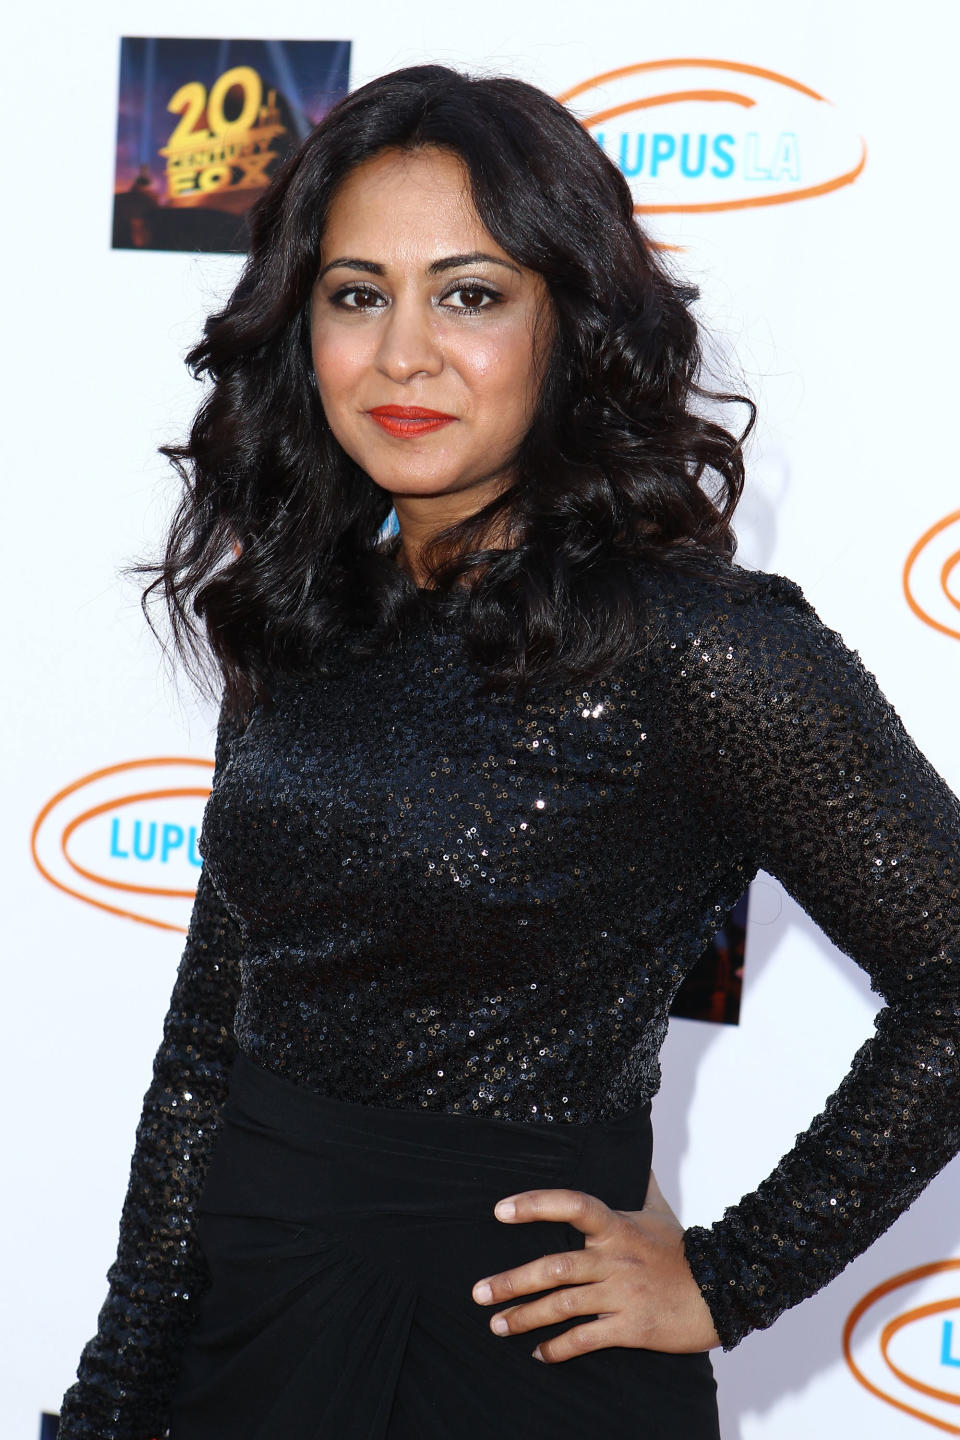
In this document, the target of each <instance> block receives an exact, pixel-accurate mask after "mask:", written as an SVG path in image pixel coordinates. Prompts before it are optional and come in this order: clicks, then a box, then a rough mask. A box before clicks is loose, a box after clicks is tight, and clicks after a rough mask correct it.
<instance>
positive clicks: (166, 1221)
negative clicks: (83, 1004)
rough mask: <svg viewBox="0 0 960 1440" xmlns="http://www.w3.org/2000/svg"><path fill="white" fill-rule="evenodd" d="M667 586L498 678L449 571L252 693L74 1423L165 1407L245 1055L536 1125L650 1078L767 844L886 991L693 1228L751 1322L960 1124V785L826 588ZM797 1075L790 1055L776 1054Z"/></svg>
mask: <svg viewBox="0 0 960 1440" xmlns="http://www.w3.org/2000/svg"><path fill="white" fill-rule="evenodd" d="M723 576H724V570H723V564H722V563H719V562H718V572H717V577H716V579H708V578H701V579H694V578H690V577H681V576H673V575H671V576H670V577H665V576H664V575H663V574H657V575H656V576H655V577H654V576H653V575H652V574H651V575H648V576H646V577H641V580H640V590H639V594H640V596H641V597H645V598H642V604H643V629H642V635H641V641H640V643H639V644H638V646H637V647H636V649H635V651H634V653H633V655H632V658H631V659H630V661H629V662H628V663H625V664H623V665H621V666H619V667H618V669H617V671H616V673H613V674H610V675H608V676H607V678H605V679H603V680H601V681H598V682H595V683H590V684H576V685H574V684H567V685H564V684H561V683H557V684H554V685H552V686H543V687H541V689H540V690H539V692H537V693H536V694H535V695H534V696H533V697H532V698H528V699H526V700H525V701H518V700H515V699H509V698H506V697H496V698H493V699H484V700H482V701H479V700H478V699H477V697H476V695H475V688H474V676H473V673H472V672H471V669H470V667H469V665H468V664H467V662H466V659H465V655H464V651H463V648H462V642H461V639H460V636H459V633H458V626H457V622H456V618H455V616H451V615H450V614H445V613H442V612H443V607H442V606H441V605H438V604H437V603H436V597H435V596H434V597H432V598H431V597H429V596H428V598H425V599H424V601H423V605H422V607H421V608H422V612H423V613H422V617H421V619H420V621H419V622H418V623H417V624H415V625H414V626H412V627H411V628H410V629H409V630H408V631H407V632H406V633H405V634H404V635H402V636H401V637H400V638H398V639H397V640H396V641H394V642H392V643H391V645H390V646H389V647H388V648H387V649H386V650H384V651H383V652H382V653H381V654H380V655H379V656H378V657H377V658H375V659H369V658H368V659H366V660H359V659H352V658H350V657H348V656H347V655H345V654H344V655H343V656H342V657H341V659H340V661H339V662H337V663H335V664H334V665H333V666H332V668H331V672H330V673H329V674H326V675H324V676H323V677H319V676H313V677H312V678H311V679H310V680H309V681H303V680H299V681H293V680H292V679H288V680H285V681H283V682H282V683H280V684H279V685H278V686H277V690H276V705H275V708H274V709H273V711H272V712H270V713H268V712H267V711H266V710H265V709H263V708H262V707H258V708H255V709H254V711H253V714H252V716H251V718H250V720H249V723H248V724H247V726H246V728H243V727H240V726H237V725H234V724H232V723H228V722H226V721H225V720H224V718H223V717H222V716H221V721H220V725H219V729H218V735H217V747H216V771H215V775H214V782H213V790H212V794H211V796H210V800H209V802H208V804H207V807H206V811H205V814H204V820H203V827H202V837H201V851H202V854H203V857H204V865H203V869H202V871H201V875H200V882H199V887H198V891H197V898H196V903H195V906H194V911H193V916H192V919H191V923H190V929H189V934H188V938H187V942H186V947H185V950H184V952H183V959H182V963H181V966H180V970H179V973H178V976H177V980H176V985H175V988H174V991H173V996H172V1000H171V1004H170V1009H169V1013H168V1015H167V1017H166V1021H165V1024H164V1031H163V1040H162V1043H161V1045H160V1048H159V1051H158V1053H157V1057H156V1061H155V1066H154V1076H153V1080H152V1083H151V1085H150V1088H149V1090H148V1092H147V1094H146V1097H145V1101H144V1108H143V1114H142V1119H141V1121H140V1125H139V1128H138V1131H137V1142H136V1150H135V1153H134V1156H133V1163H132V1170H131V1176H130V1185H129V1190H128V1193H127V1197H126V1202H125V1205H124V1209H123V1216H122V1220H121V1227H120V1242H119V1249H118V1253H117V1258H116V1260H115V1262H114V1264H113V1265H112V1266H111V1268H110V1271H109V1273H108V1279H109V1284H110V1289H109V1294H108V1296H107V1298H106V1300H105V1303H104V1306H103V1309H102V1310H101V1312H100V1317H99V1328H98V1331H97V1334H96V1335H95V1336H94V1338H93V1339H91V1340H90V1341H89V1343H88V1344H87V1346H86V1347H85V1349H84V1351H83V1355H82V1359H81V1362H80V1367H79V1371H78V1375H79V1379H78V1381H77V1383H76V1384H75V1385H74V1386H72V1387H71V1389H70V1390H69V1391H68V1392H67V1395H66V1396H65V1398H64V1403H63V1409H62V1419H61V1425H60V1436H61V1440H74V1437H76V1440H80V1437H84V1440H90V1437H94V1436H95V1437H97V1440H146V1437H149V1436H160V1435H162V1434H163V1431H164V1425H165V1418H164V1417H165V1405H166V1401H167V1397H168V1395H169V1393H170V1391H171V1389H172V1386H173V1383H174V1380H175V1377H176V1372H177V1366H178V1356H179V1354H180V1351H181V1347H182V1344H183V1341H184V1339H185V1335H186V1331H187V1328H188V1326H189V1324H190V1321H191V1318H192V1315H193V1313H194V1306H195V1301H196V1299H197V1296H198V1292H199V1291H200V1290H201V1289H202V1288H203V1285H204V1283H205V1278H206V1277H205V1272H204V1262H203V1258H202V1255H201V1254H200V1253H199V1250H198V1247H197V1246H196V1243H195V1240H194V1236H193V1234H192V1228H191V1222H192V1215H193V1210H194V1204H195V1201H196V1199H197V1196H198V1193H199V1191H200V1189H201V1186H202V1183H203V1179H204V1173H205V1167H206V1163H207V1158H208V1155H209V1153H210V1148H211V1143H212V1141H213V1139H214V1136H215V1133H216V1130H217V1121H218V1112H219V1109H220V1106H221V1103H222V1101H223V1099H224V1093H225V1088H226V1080H227V1072H228V1068H229V1065H230V1062H231V1059H232V1056H233V1054H234V1052H235V1047H236V1046H238V1045H239V1046H240V1047H241V1048H242V1049H243V1050H244V1051H246V1053H247V1054H248V1055H250V1056H251V1057H252V1058H253V1059H254V1060H255V1061H257V1062H258V1063H259V1064H261V1065H263V1066H265V1067H267V1068H268V1069H270V1070H272V1071H275V1072H276V1073H278V1074H280V1075H282V1076H285V1077H287V1078H288V1079H290V1080H293V1081H295V1082H297V1083H299V1084H302V1085H305V1086H309V1087H312V1088H314V1089H316V1090H317V1091H319V1092H322V1093H324V1094H327V1095H330V1096H334V1097H336V1098H338V1099H343V1100H349V1101H355V1102H360V1103H374V1104H377V1105H381V1106H384V1105H385V1106H405V1107H414V1108H416V1107H420V1108H423V1109H427V1110H446V1111H456V1112H461V1113H464V1114H466V1115H470V1114H476V1115H484V1116H500V1117H504V1118H508V1119H512V1120H516V1121H521V1122H524V1123H529V1124H538V1125H547V1124H550V1125H563V1124H569V1123H581V1122H585V1121H592V1120H596V1119H598V1118H603V1117H609V1116H612V1115H614V1114H616V1113H618V1112H619V1111H622V1110H624V1109H626V1108H629V1107H630V1106H633V1105H636V1104H639V1103H640V1102H641V1101H643V1100H646V1099H648V1098H649V1097H650V1096H652V1095H653V1094H654V1093H655V1091H656V1090H657V1087H658V1083H659V1065H658V1053H659V1051H660V1048H661V1044H662V1041H663V1038H664V1034H665V1030H666V1025H667V1011H668V1007H669V1005H670V1002H671V999H672V997H673V995H674V993H675V991H676V989H677V987H678V986H679V984H680V982H681V980H682V979H683V976H684V974H685V972H686V971H687V970H688V969H689V967H690V966H692V965H693V963H694V962H695V961H696V959H697V958H698V956H699V955H700V954H701V953H702V951H703V948H704V946H705V944H706V943H707V941H708V939H709V938H710V936H711V935H712V934H713V933H714V931H715V930H716V929H717V927H718V925H719V924H720V922H721V920H722V919H723V918H724V916H725V914H726V913H727V911H728V910H729V909H730V907H731V906H732V905H733V904H734V903H735V901H736V900H737V898H738V897H739V896H740V895H741V893H742V892H743V890H744V889H745V887H746V886H747V884H748V882H749V881H750V880H751V879H752V877H753V876H754V875H755V874H756V872H757V870H758V868H763V869H764V870H766V871H767V872H769V873H772V874H773V875H776V876H778V877H779V879H780V881H781V882H782V883H783V885H784V886H785V887H786V889H787V890H788V891H789V892H790V893H791V894H792V895H793V896H794V897H795V898H796V899H797V901H798V902H799V903H800V904H801V905H802V906H803V907H804V909H806V910H807V911H808V912H809V914H810V915H811V916H812V917H813V918H814V920H815V921H816V922H817V923H818V924H819V925H820V926H821V927H822V929H823V930H824V931H825V932H826V934H827V935H828V936H829V937H830V938H831V940H833V942H834V943H835V944H836V945H838V946H839V947H840V948H841V949H842V950H844V951H846V952H847V953H848V954H849V955H850V956H851V957H852V958H853V959H854V960H855V961H856V962H857V964H859V965H861V966H862V967H863V968H864V969H865V970H866V971H867V973H868V974H869V976H870V979H871V982H872V985H873V988H874V989H875V990H876V991H877V992H878V993H879V994H880V995H881V996H882V997H883V999H884V1000H885V1001H886V1004H885V1006H884V1007H883V1008H882V1009H881V1010H880V1012H879V1014H878V1016H877V1019H876V1022H875V1034H874V1035H873V1036H871V1038H870V1039H869V1040H868V1041H867V1042H866V1043H865V1044H864V1045H863V1046H862V1048H861V1049H860V1050H859V1051H858V1053H857V1055H856V1056H855V1058H854V1060H853V1063H852V1066H851V1068H850V1071H849V1073H848V1074H847V1076H846V1078H845V1079H844V1080H843V1082H842V1084H841V1085H840V1086H839V1088H838V1089H837V1091H836V1093H835V1094H833V1095H832V1096H831V1097H830V1098H829V1100H828V1101H827V1102H826V1104H825V1106H824V1109H823V1111H822V1112H821V1113H820V1114H819V1115H818V1116H817V1117H816V1118H815V1119H814V1120H813V1122H812V1123H811V1125H810V1127H809V1129H808V1130H807V1131H806V1132H805V1133H804V1134H802V1135H801V1136H799V1137H798V1139H797V1140H796V1143H795V1144H794V1146H793V1148H792V1149H791V1150H790V1151H789V1153H788V1154H787V1155H785V1156H784V1158H783V1159H782V1160H781V1162H780V1163H779V1165H778V1166H777V1167H776V1169H775V1171H774V1172H773V1174H772V1175H770V1176H769V1177H768V1178H767V1179H766V1180H764V1181H763V1182H762V1184H760V1185H759V1186H758V1188H757V1189H756V1190H755V1191H754V1192H753V1193H752V1194H749V1195H747V1196H746V1197H745V1198H744V1199H743V1200H741V1201H740V1203H739V1204H737V1205H735V1206H733V1207H731V1208H730V1209H728V1210H727V1211H726V1213H725V1215H724V1216H723V1218H722V1219H720V1220H718V1221H717V1222H716V1223H715V1224H714V1225H712V1226H711V1227H710V1228H701V1227H699V1226H694V1227H691V1228H690V1229H688V1230H687V1232H686V1252H687V1256H688V1259H689V1263H690V1265H691V1267H692V1270H693V1273H694V1276H695V1277H696V1279H697V1281H698V1283H699V1284H700V1286H701V1288H702V1291H703V1294H704V1297H705V1299H706V1301H707V1304H708V1305H709V1307H710V1310H711V1312H712V1315H713V1317H714V1322H715V1325H716V1328H717V1332H718V1334H719V1336H720V1338H721V1341H722V1343H723V1345H724V1347H725V1348H726V1349H730V1348H732V1347H733V1346H734V1345H736V1344H737V1342H738V1341H739V1340H740V1339H741V1338H742V1337H743V1336H744V1335H746V1334H747V1333H748V1332H749V1331H751V1330H753V1329H757V1328H761V1327H764V1326H767V1325H769V1324H771V1322H772V1321H773V1320H774V1319H775V1318H776V1317H777V1316H778V1315H779V1314H780V1313H781V1312H782V1311H783V1310H785V1309H787V1308H788V1307H789V1306H791V1305H794V1304H796V1303H797V1302H798V1301H799V1300H802V1299H803V1298H804V1297H805V1296H808V1295H811V1294H813V1293H814V1292H815V1291H816V1290H818V1289H819V1288H820V1287H821V1286H823V1285H824V1284H825V1283H826V1282H827V1281H828V1280H830V1279H831V1278H832V1277H833V1276H835V1275H836V1274H838V1272H839V1271H840V1270H842V1269H843V1267H844V1266H845V1265H846V1264H847V1263H848V1262H849V1261H850V1260H851V1259H852V1258H853V1257H854V1256H855V1255H857V1254H858V1253H860V1252H861V1251H863V1250H864V1249H865V1248H866V1247H867V1246H868V1245H869V1244H870V1243H871V1241H873V1240H874V1239H875V1238H876V1237H877V1236H878V1235H879V1234H881V1232H882V1231H883V1230H884V1229H886V1227H887V1226H889V1225H890V1223H891V1222H892V1221H893V1220H894V1219H895V1218H896V1217H897V1215H899V1214H900V1213H901V1212H902V1211H903V1210H904V1209H905V1208H906V1207H907V1206H908V1205H909V1204H910V1203H911V1201H912V1200H913V1199H914V1198H915V1197H916V1196H917V1195H918V1194H919V1192H920V1191H921V1189H922V1188H923V1186H924V1185H925V1184H926V1183H927V1182H928V1181H929V1180H930V1178H931V1177H932V1176H933V1175H935V1174H936V1173H937V1171H938V1170H939V1169H940V1168H941V1167H942V1166H943V1165H944V1164H945V1163H946V1161H947V1160H949V1159H950V1158H951V1157H952V1156H953V1155H954V1154H955V1153H956V1152H957V1150H958V1149H960V1105H958V1072H960V1067H958V1058H957V1051H958V1031H960V802H958V800H957V798H956V797H955V796H954V795H953V794H952V793H951V791H950V790H949V789H948V788H947V786H946V785H945V783H944V782H943V780H942V779H941V778H940V776H939V775H938V774H937V772H936V771H935V770H934V769H933V767H932V766H931V765H930V764H929V763H928V762H927V761H926V760H925V759H924V757H923V756H922V755H921V754H920V753H919V752H918V750H917V748H916V746H915V745H914V743H913V742H912V740H911V739H910V738H909V736H908V735H907V734H906V733H905V731H904V729H903V726H902V724H901V722H900V720H899V718H898V716H897V714H896V713H895V711H894V710H893V708H892V707H891V705H890V704H889V703H888V702H887V701H886V700H885V699H884V697H883V695H882V694H881V693H880V691H879V690H878V687H877V684H876V682H875V680H874V678H873V677H872V676H871V675H870V674H869V673H868V672H867V671H866V670H865V669H864V667H863V665H862V664H861V662H860V659H859V657H858V656H857V654H856V652H853V651H851V650H849V649H848V648H847V647H846V646H845V644H844V643H843V641H842V640H841V638H840V636H839V635H838V634H837V633H836V632H834V631H833V630H831V629H829V628H827V627H826V626H825V625H824V624H823V622H822V621H821V620H820V619H819V618H818V616H817V614H816V613H815V611H814V610H813V609H812V607H811V606H810V604H809V603H808V602H807V600H806V599H805V598H804V596H803V594H802V592H801V590H800V589H799V587H798V586H797V585H796V584H794V583H793V582H792V581H790V580H787V579H785V578H784V577H782V576H778V575H768V574H764V573H762V572H758V573H757V574H756V576H755V584H753V585H752V587H751V588H750V590H749V591H748V592H747V593H745V594H738V593H737V592H736V591H735V590H734V589H733V588H732V587H730V586H728V585H725V584H724V579H723ZM771 1079H772V1082H773V1077H771Z"/></svg>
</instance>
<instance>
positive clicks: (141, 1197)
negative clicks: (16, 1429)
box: [57, 710, 240, 1440]
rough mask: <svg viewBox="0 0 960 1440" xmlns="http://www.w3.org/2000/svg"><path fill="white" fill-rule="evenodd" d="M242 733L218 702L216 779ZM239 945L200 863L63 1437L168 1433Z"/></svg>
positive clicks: (230, 1039)
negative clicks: (113, 1250)
mask: <svg viewBox="0 0 960 1440" xmlns="http://www.w3.org/2000/svg"><path fill="white" fill-rule="evenodd" d="M238 733H239V727H237V726H236V725H235V724H234V723H233V722H231V721H228V720H226V719H225V718H224V715H223V711H222V710H221V715H220V720H219V724H218V727H217V744H216V765H215V770H214V779H216V776H217V774H218V773H219V772H220V771H221V769H222V768H223V767H224V766H225V764H226V763H227V760H228V759H229V755H230V746H231V743H232V741H233V739H234V738H235V737H236V735H237V734H238ZM239 949H240V941H239V935H238V931H237V928H236V922H235V921H234V920H233V918H232V917H231V916H230V915H229V914H228V912H227V911H226V909H225V907H224V905H223V903H222V901H221V900H220V898H219V897H218V895H217V893H216V891H215V890H214V888H213V886H212V884H211V882H210V879H209V876H208V873H207V869H206V867H204V868H203V869H202V870H201V872H200V880H199V883H198V885H197V894H196V899H195V901H194V906H193V912H192V915H191V919H190V926H189V930H188V933H187V940H186V945H185V948H184V951H183V956H182V959H181V962H180V967H179V970H178V973H177V978H176V982H175V984H174V988H173V994H172V997H171V1000H170V1008H169V1010H168V1012H167V1015H166V1019H165V1020H164V1025H163V1039H162V1041H161V1043H160V1047H159V1049H158V1051H157V1054H156V1058H155V1060H154V1063H153V1078H152V1080H151V1082H150V1086H149V1088H148V1090H147V1093H146V1095H145V1096H144V1102H143V1111H142V1114H141V1118H140V1123H139V1125H138V1127H137V1135H136V1147H135V1150H134V1154H133V1160H132V1163H131V1168H130V1181H129V1186H128V1189H127V1194H126V1199H125V1201H124V1205H123V1211H122V1215H121V1219H120V1238H119V1247H118V1250H117V1256H116V1259H115V1260H114V1262H113V1264H112V1265H111V1267H110V1269H109V1271H108V1272H107V1280H108V1282H109V1286H110V1288H109V1291H108V1294H107V1297H106V1299H105V1301H104V1303H103V1307H102V1309H101V1310H100V1315H99V1318H98V1326H97V1333H96V1334H95V1335H94V1336H93V1338H92V1339H91V1340H89V1341H88V1343H87V1344H86V1346H85V1347H84V1350H83V1353H82V1355H81V1358H80V1364H79V1367H78V1369H77V1377H78V1378H77V1381H76V1383H75V1384H74V1385H72V1386H71V1388H70V1389H69V1390H68V1391H67V1393H66V1395H65V1396H64V1398H63V1404H62V1406H61V1410H60V1426H59V1430H58V1432H57V1433H58V1437H59V1440H151V1437H161V1436H163V1434H164V1433H165V1430H166V1420H165V1411H166V1405H167V1401H168V1398H169V1396H170V1394H171V1392H172V1389H173V1385H174V1383H175V1380H176V1376H177V1367H178V1358H179V1354H180V1351H181V1348H182V1345H183V1342H184V1340H185V1338H186V1333H187V1329H188V1327H189V1325H190V1323H191V1321H192V1319H193V1316H194V1314H195V1308H196V1301H197V1299H198V1295H199V1292H200V1291H201V1290H202V1289H203V1287H204V1284H205V1281H206V1278H207V1276H206V1269H205V1262H204V1259H203V1255H202V1253H201V1252H200V1250H199V1247H198V1246H197V1244H196V1241H195V1238H194V1236H193V1233H192V1223H193V1209H194V1204H195V1202H196V1199H197V1197H198V1195H199V1193H200V1190H201V1187H202V1184H203V1180H204V1175H205V1173H206V1167H207V1161H208V1158H209V1155H210V1152H211V1147H212V1142H213V1139H214V1136H215V1133H216V1129H217V1120H218V1116H219V1112H220V1107H221V1105H222V1104H223V1101H224V1099H225V1097H226V1092H227V1082H228V1075H229V1069H230V1065H231V1063H232V1060H233V1057H234V1054H235V1053H236V1042H235V1040H234V1036H233V1016H234V1011H235V1009H236V1004H237V998H238V995H239V985H240V981H239Z"/></svg>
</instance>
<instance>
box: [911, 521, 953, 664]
mask: <svg viewBox="0 0 960 1440" xmlns="http://www.w3.org/2000/svg"><path fill="white" fill-rule="evenodd" d="M903 593H904V595H905V596H906V597H907V604H908V605H909V606H910V609H911V610H912V611H913V613H914V615H917V616H919V618H920V619H921V620H922V621H923V622H924V623H925V624H927V625H930V626H932V627H933V629H934V630H939V631H940V632H941V634H943V635H952V636H953V638H954V640H960V510H954V511H953V513H952V514H950V515H944V517H943V519H942V520H938V521H937V523H936V524H935V525H931V526H930V529H929V530H925V531H924V533H923V534H922V535H921V536H920V539H919V540H918V541H917V543H916V545H914V547H913V549H912V550H911V551H910V554H909V555H908V556H907V559H906V563H905V564H904V567H903Z"/></svg>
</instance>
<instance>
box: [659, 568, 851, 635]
mask: <svg viewBox="0 0 960 1440" xmlns="http://www.w3.org/2000/svg"><path fill="white" fill-rule="evenodd" d="M697 565H698V569H697V572H696V573H693V572H691V571H689V570H687V569H685V568H680V567H679V566H678V565H674V564H673V563H672V562H667V561H664V562H662V563H657V564H644V563H643V562H642V561H641V560H639V559H638V560H636V561H634V562H633V566H632V575H633V578H634V582H635V585H636V591H637V596H638V601H639V613H640V616H641V617H642V622H643V628H644V630H645V631H647V632H649V638H653V637H654V636H655V635H657V634H660V635H661V636H668V637H669V640H670V642H671V644H672V647H673V648H682V649H687V648H688V647H689V646H690V645H691V644H694V643H695V642H697V641H699V642H700V644H701V645H702V643H703V641H704V640H705V639H706V638H707V637H713V638H714V639H715V640H717V641H719V640H721V639H728V640H732V639H738V640H740V641H742V642H748V641H749V642H752V643H753V644H756V645H758V646H763V644H764V642H765V641H768V642H769V641H772V642H774V643H776V642H777V641H780V642H787V641H789V640H790V639H791V637H793V638H795V639H797V640H800V639H802V637H803V635H804V634H805V633H813V632H818V631H822V632H825V633H830V634H832V633H833V632H828V631H827V627H826V626H824V624H823V622H822V621H821V619H820V617H819V616H818V615H817V613H816V611H815V610H814V608H813V606H812V605H811V603H810V601H809V600H808V599H807V597H806V595H805V594H804V592H803V590H802V589H801V587H800V585H799V584H798V583H797V582H796V581H795V580H792V579H790V577H789V576H787V575H781V574H778V573H776V572H775V571H768V570H750V569H747V568H746V567H745V566H742V565H737V564H735V563H734V562H733V561H732V560H727V559H725V558H723V557H722V556H714V555H707V556H703V557H698V561H697Z"/></svg>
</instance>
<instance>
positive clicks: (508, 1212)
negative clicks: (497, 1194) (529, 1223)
mask: <svg viewBox="0 0 960 1440" xmlns="http://www.w3.org/2000/svg"><path fill="white" fill-rule="evenodd" d="M493 1213H494V1215H496V1216H497V1218H498V1220H512V1219H513V1217H514V1215H516V1213H517V1207H516V1205H514V1203H513V1201H512V1200H500V1201H498V1203H497V1204H496V1205H495V1206H494V1207H493Z"/></svg>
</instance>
